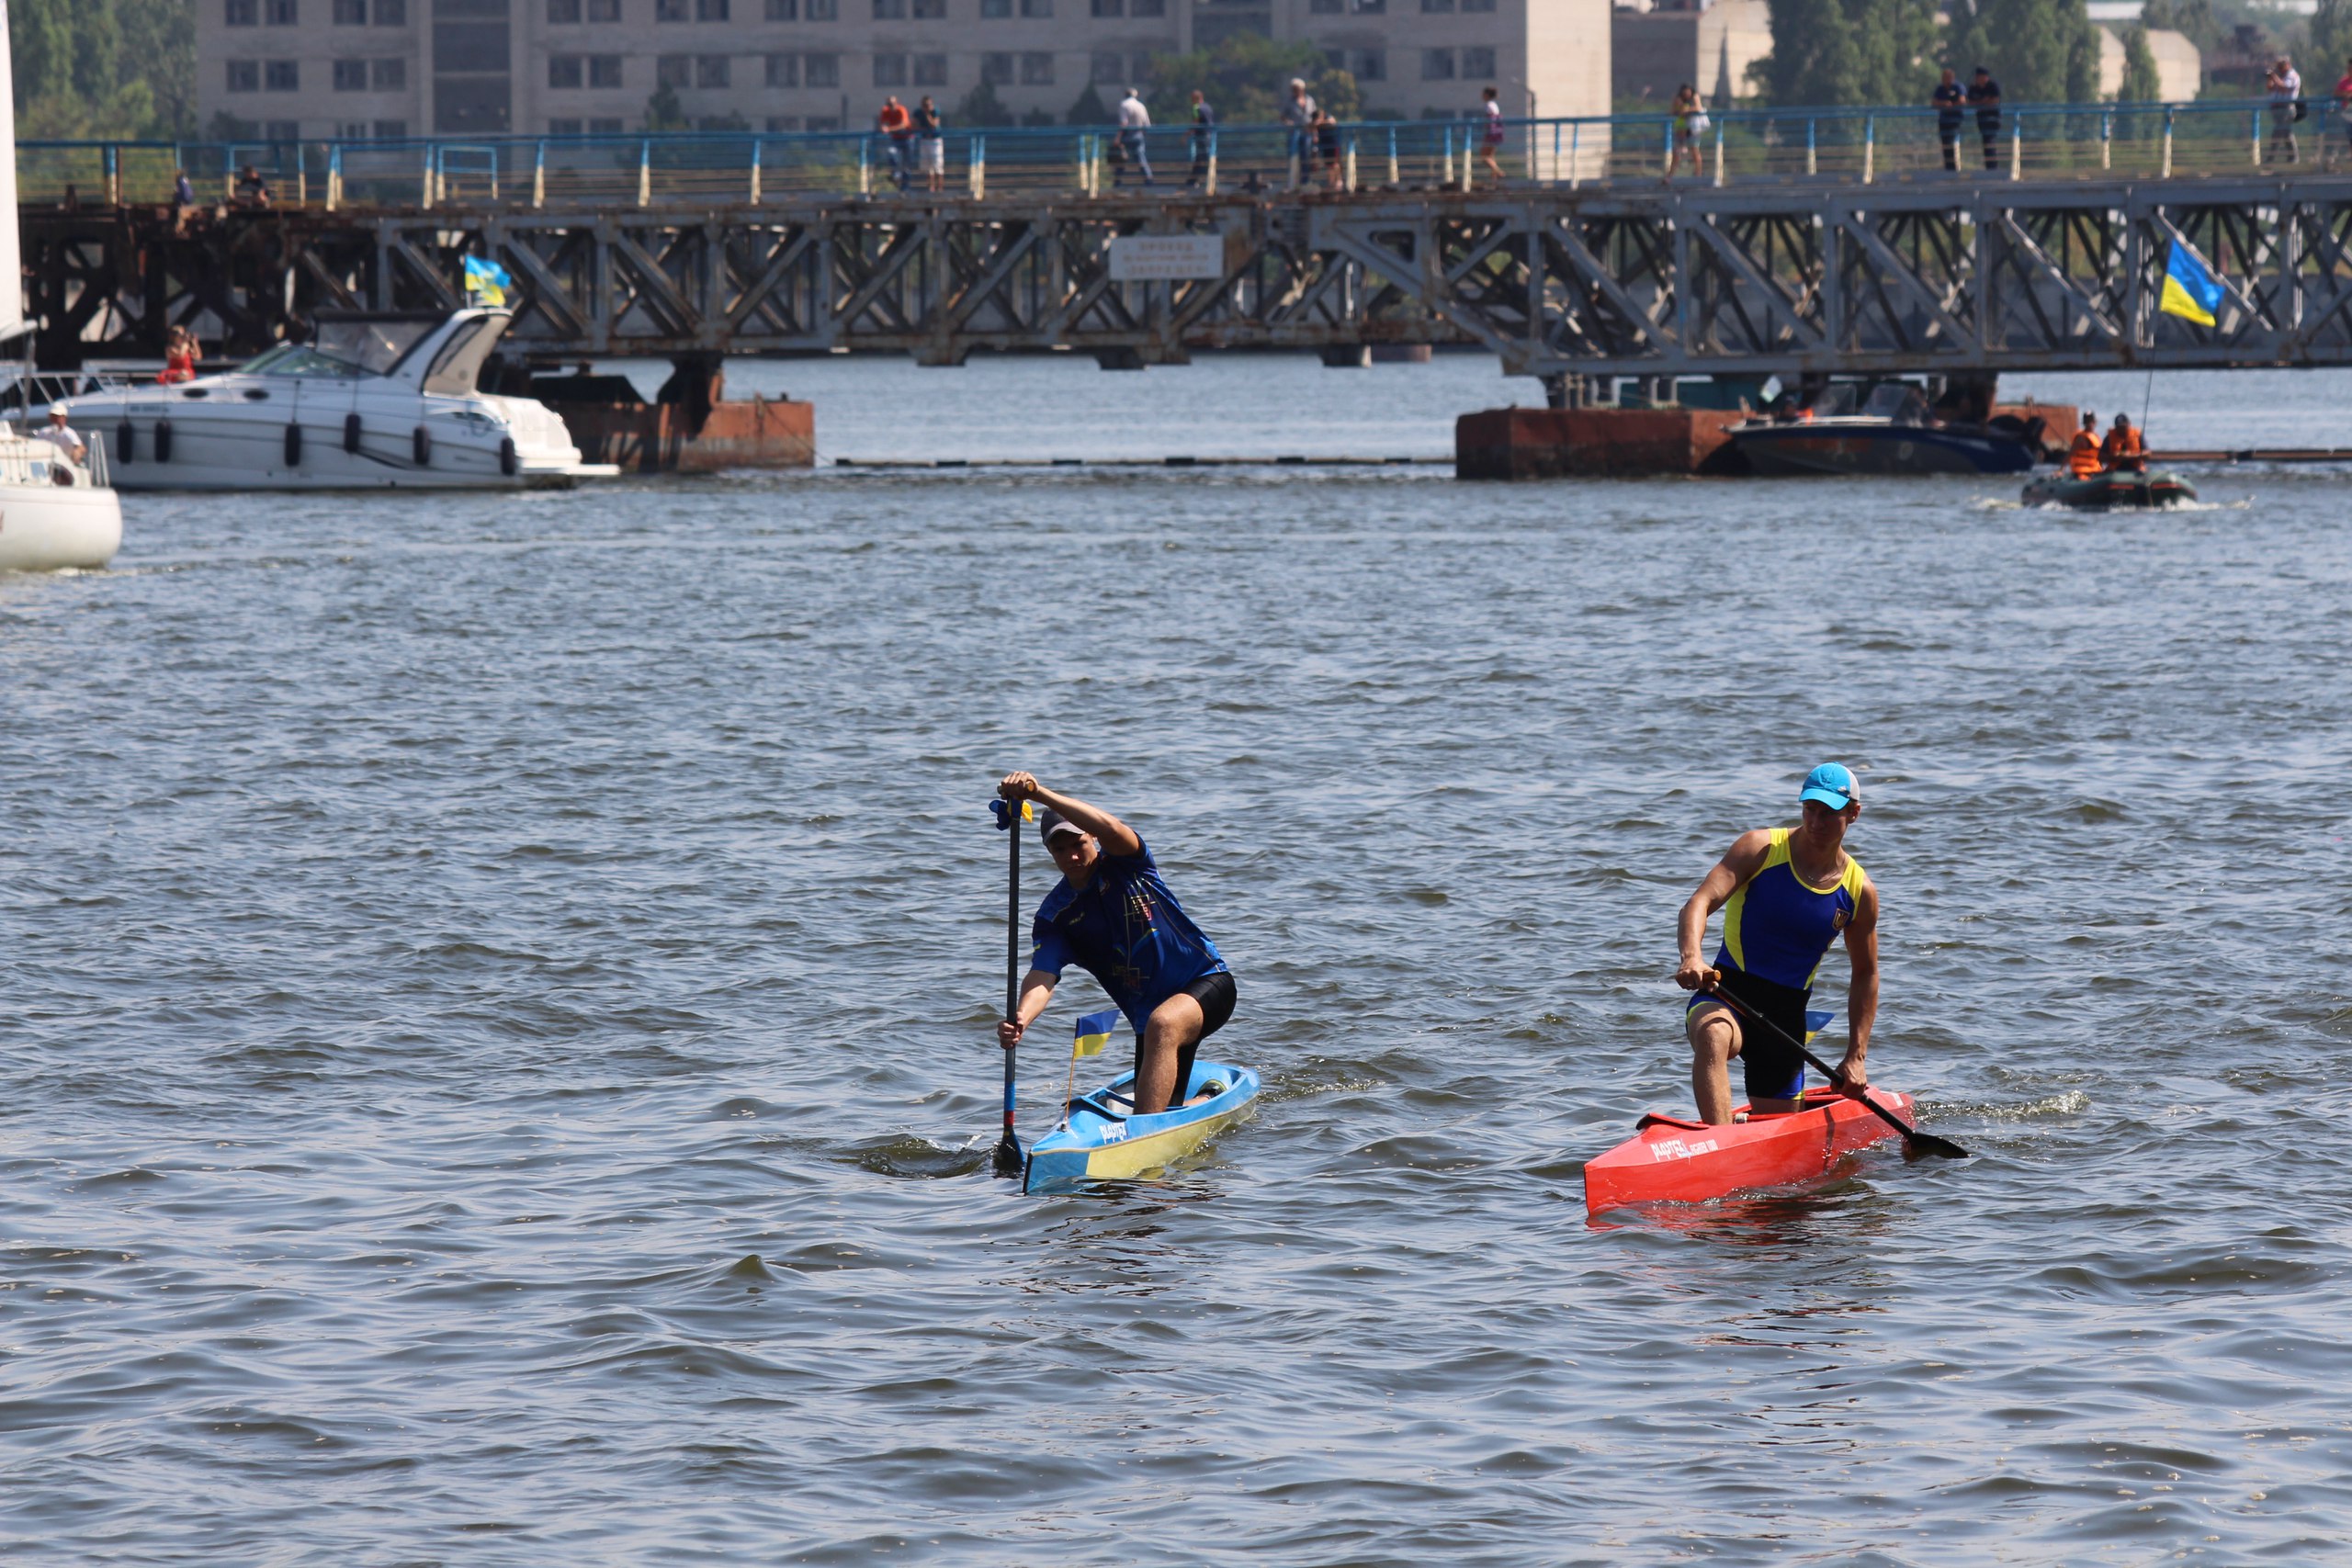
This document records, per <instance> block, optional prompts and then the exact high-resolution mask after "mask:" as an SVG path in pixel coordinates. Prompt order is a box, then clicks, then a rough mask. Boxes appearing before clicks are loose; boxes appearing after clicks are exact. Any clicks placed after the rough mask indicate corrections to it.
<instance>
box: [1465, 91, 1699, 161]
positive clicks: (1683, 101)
mask: <svg viewBox="0 0 2352 1568" xmlns="http://www.w3.org/2000/svg"><path fill="white" fill-rule="evenodd" d="M1493 90H1494V89H1493V88H1491V87H1490V88H1488V89H1487V91H1488V92H1492V91H1493ZM1667 112H1668V114H1670V115H1672V116H1673V117H1674V152H1673V153H1672V154H1671V155H1670V156H1669V157H1668V159H1667V161H1666V177H1667V178H1668V180H1669V181H1670V180H1672V179H1673V178H1674V176H1675V175H1678V174H1679V173H1680V172H1681V170H1682V160H1683V159H1685V158H1688V159H1690V160H1691V173H1692V174H1694V175H1696V174H1699V173H1701V172H1702V171H1701V170H1700V167H1699V133H1698V131H1697V130H1695V129H1693V128H1694V126H1695V125H1696V123H1697V121H1698V118H1699V89H1698V88H1696V87H1693V86H1692V85H1691V84H1690V83H1688V82H1685V83H1683V84H1682V85H1680V86H1679V87H1677V88H1675V89H1674V103H1673V105H1672V106H1671V107H1669V108H1668V110H1667Z"/></svg>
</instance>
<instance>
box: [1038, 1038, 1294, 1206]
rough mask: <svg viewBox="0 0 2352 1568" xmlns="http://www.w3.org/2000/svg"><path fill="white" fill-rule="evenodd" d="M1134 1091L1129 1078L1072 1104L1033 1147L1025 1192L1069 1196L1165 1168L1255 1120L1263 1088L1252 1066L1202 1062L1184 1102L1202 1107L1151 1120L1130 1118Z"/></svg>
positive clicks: (1186, 1106) (1132, 1077)
mask: <svg viewBox="0 0 2352 1568" xmlns="http://www.w3.org/2000/svg"><path fill="white" fill-rule="evenodd" d="M1134 1087H1135V1075H1134V1074H1133V1073H1128V1074H1125V1075H1124V1076H1123V1077H1117V1078H1114V1079H1113V1080H1112V1081H1111V1082H1110V1083H1109V1084H1108V1085H1106V1086H1105V1087H1103V1088H1102V1089H1096V1090H1094V1091H1093V1092H1092V1093H1090V1094H1083V1095H1080V1097H1079V1098H1078V1099H1076V1100H1072V1101H1070V1107H1069V1120H1068V1121H1067V1122H1064V1123H1063V1124H1062V1125H1061V1126H1059V1127H1057V1128H1055V1129H1054V1130H1053V1131H1052V1132H1050V1133H1048V1134H1046V1135H1045V1136H1044V1137H1042V1138H1039V1139H1038V1140H1037V1141H1036V1143H1035V1144H1034V1145H1030V1149H1029V1166H1028V1171H1027V1174H1026V1177H1025V1178H1024V1179H1023V1190H1024V1191H1028V1192H1066V1191H1069V1190H1072V1189H1074V1188H1077V1187H1080V1186H1083V1185H1084V1184H1086V1183H1087V1182H1090V1181H1104V1180H1118V1179H1123V1178H1131V1177H1138V1176H1148V1175H1149V1174H1151V1173H1152V1172H1154V1171H1157V1170H1161V1169H1164V1168H1167V1167H1168V1166H1170V1165H1172V1164H1174V1163H1175V1162H1176V1161H1178V1160H1180V1159H1182V1158H1183V1157H1184V1156H1186V1155H1189V1154H1192V1153H1193V1152H1194V1151H1195V1150H1197V1149H1198V1148H1200V1146H1201V1145H1204V1144H1205V1143H1207V1142H1208V1141H1209V1140H1210V1139H1211V1138H1213V1137H1215V1136H1216V1134H1219V1133H1221V1132H1223V1131H1224V1130H1225V1129H1226V1128H1227V1127H1229V1126H1231V1125H1232V1124H1233V1123H1234V1122H1238V1121H1239V1120H1240V1119H1241V1118H1242V1117H1243V1116H1244V1115H1246V1114H1248V1112H1249V1111H1250V1106H1251V1104H1252V1103H1253V1102H1254V1101H1255V1100H1257V1098H1258V1089H1259V1083H1258V1075H1257V1074H1256V1073H1254V1072H1252V1071H1250V1069H1249V1068H1248V1067H1240V1066H1233V1065H1232V1064H1230V1063H1227V1062H1195V1063H1193V1079H1192V1082H1191V1083H1190V1084H1188V1085H1186V1086H1185V1094H1184V1099H1185V1100H1186V1101H1188V1102H1189V1101H1193V1100H1198V1101H1199V1102H1198V1103H1197V1104H1194V1103H1184V1104H1179V1105H1177V1106H1175V1107H1173V1108H1171V1109H1170V1110H1167V1111H1159V1112H1157V1113H1156V1114H1153V1115H1149V1116H1136V1115H1132V1114H1129V1111H1130V1102H1129V1101H1128V1100H1127V1096H1128V1095H1129V1094H1130V1093H1131V1092H1132V1091H1133V1089H1134ZM1203 1095H1206V1096H1207V1098H1206V1099H1204V1100H1203V1099H1200V1097H1201V1096H1203Z"/></svg>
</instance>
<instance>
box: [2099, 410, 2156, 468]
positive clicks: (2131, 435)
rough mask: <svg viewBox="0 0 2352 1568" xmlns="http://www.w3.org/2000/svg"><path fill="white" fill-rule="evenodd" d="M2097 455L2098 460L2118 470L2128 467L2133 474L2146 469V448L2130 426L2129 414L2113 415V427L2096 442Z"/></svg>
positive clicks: (2137, 433) (2136, 432)
mask: <svg viewBox="0 0 2352 1568" xmlns="http://www.w3.org/2000/svg"><path fill="white" fill-rule="evenodd" d="M2098 456H2099V461H2100V462H2102V463H2105V464H2106V465H2107V466H2108V467H2109V468H2111V469H2114V470H2117V471H2119V472H2120V471H2122V470H2126V469H2128V470H2130V471H2131V472H2132V473H2135V474H2144V473H2146V472H2147V471H2148V449H2147V447H2146V446H2143V444H2142V443H2141V440H2140V433H2139V432H2138V431H2136V430H2134V429H2132V428H2131V415H2130V414H2123V413H2120V414H2117V415H2116V416H2115V428H2114V429H2112V430H2110V431H2109V432H2108V433H2107V439H2106V440H2104V441H2102V442H2100V443H2099V444H2098Z"/></svg>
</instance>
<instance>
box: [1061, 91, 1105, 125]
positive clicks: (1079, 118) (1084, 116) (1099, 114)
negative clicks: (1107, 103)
mask: <svg viewBox="0 0 2352 1568" xmlns="http://www.w3.org/2000/svg"><path fill="white" fill-rule="evenodd" d="M1064 118H1065V121H1066V122H1067V123H1068V124H1070V125H1108V124H1109V123H1110V122H1111V119H1112V115H1111V111H1110V110H1109V109H1108V108H1107V107H1104V106H1103V95H1102V94H1100V93H1098V92H1096V91H1095V90H1094V84H1093V83H1091V82H1089V83H1088V84H1087V85H1086V91H1084V92H1082V93H1080V94H1079V96H1078V102H1076V103H1074V104H1072V105H1070V107H1069V114H1068V115H1067V116H1065V117H1064Z"/></svg>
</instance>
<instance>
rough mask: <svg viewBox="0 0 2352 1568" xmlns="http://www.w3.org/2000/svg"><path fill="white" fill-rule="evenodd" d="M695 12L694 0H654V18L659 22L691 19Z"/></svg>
mask: <svg viewBox="0 0 2352 1568" xmlns="http://www.w3.org/2000/svg"><path fill="white" fill-rule="evenodd" d="M694 14H695V13H694V0H653V19H654V20H655V21H657V22H684V21H689V20H691V19H692V18H693V17H694Z"/></svg>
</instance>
